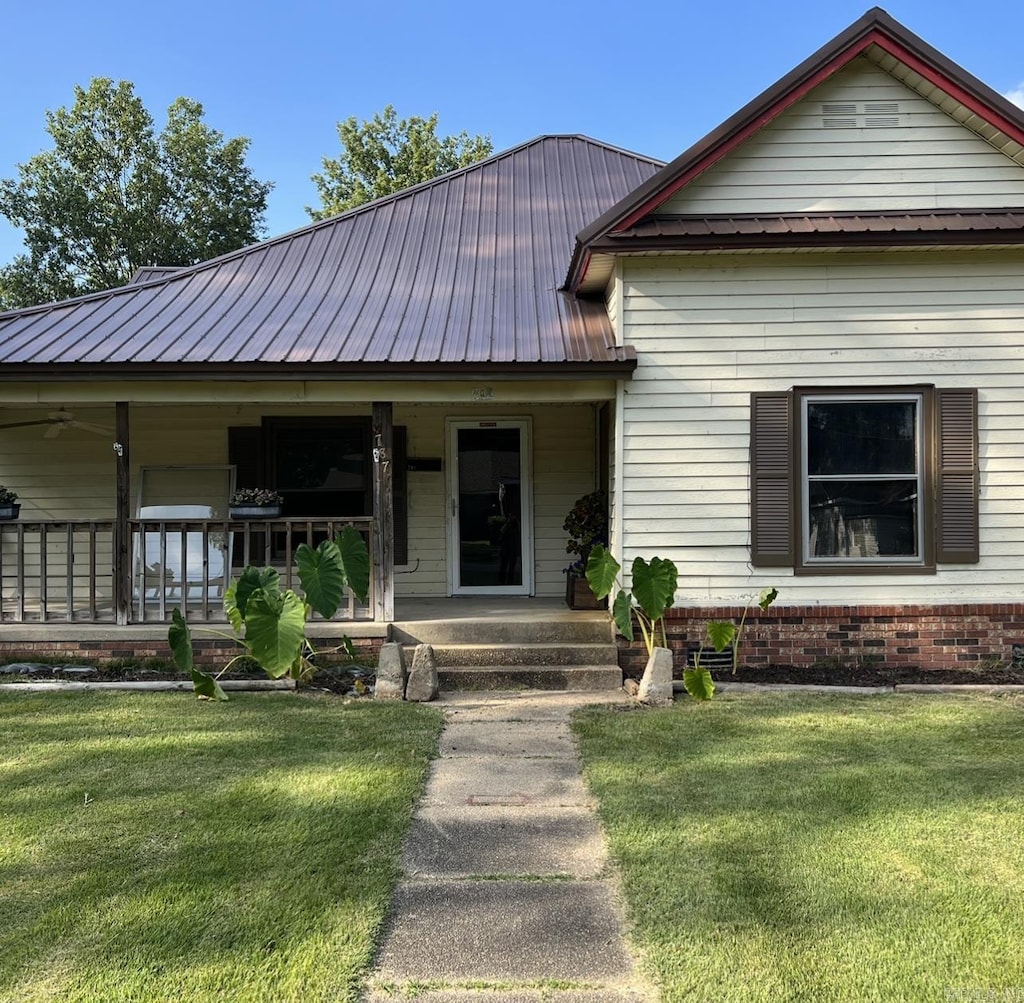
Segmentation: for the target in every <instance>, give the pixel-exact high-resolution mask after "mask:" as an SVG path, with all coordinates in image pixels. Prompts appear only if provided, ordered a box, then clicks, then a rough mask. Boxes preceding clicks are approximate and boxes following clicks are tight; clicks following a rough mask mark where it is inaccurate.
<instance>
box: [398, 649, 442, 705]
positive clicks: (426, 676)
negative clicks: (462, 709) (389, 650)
mask: <svg viewBox="0 0 1024 1003" xmlns="http://www.w3.org/2000/svg"><path fill="white" fill-rule="evenodd" d="M437 694H438V682H437V664H436V663H435V661H434V649H433V648H432V647H431V646H430V645H429V644H417V645H416V650H415V652H413V656H412V669H411V670H410V672H409V681H408V683H407V684H406V687H405V699H406V700H413V701H415V702H416V703H426V702H428V701H430V700H436V699H437Z"/></svg>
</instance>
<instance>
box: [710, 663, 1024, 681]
mask: <svg viewBox="0 0 1024 1003" xmlns="http://www.w3.org/2000/svg"><path fill="white" fill-rule="evenodd" d="M711 675H712V678H713V679H714V680H715V681H716V682H721V683H728V682H734V683H803V684H805V685H815V686H895V685H897V684H907V683H933V684H939V685H943V686H955V685H986V686H989V685H1005V684H1011V685H1015V686H1021V685H1024V667H1020V668H1010V667H1008V666H1003V667H998V668H977V669H919V668H914V667H907V666H903V667H899V668H887V667H885V666H863V667H858V666H848V667H847V666H820V667H818V666H794V665H764V666H751V665H741V666H740V667H739V668H738V669H737V670H736V673H735V674H733V673H732V671H731V670H729V669H725V670H715V671H713V672H712V673H711Z"/></svg>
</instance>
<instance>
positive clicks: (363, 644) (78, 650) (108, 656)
mask: <svg viewBox="0 0 1024 1003" xmlns="http://www.w3.org/2000/svg"><path fill="white" fill-rule="evenodd" d="M382 640H383V639H382V638H379V637H361V638H353V639H352V644H353V646H354V647H355V649H356V651H357V652H358V653H359V654H360V655H364V656H365V657H366V658H367V659H368V660H370V659H372V664H374V665H376V663H377V656H378V654H379V653H380V646H381V643H382ZM313 643H314V645H315V646H316V648H317V650H318V651H324V650H326V649H328V648H333V647H335V646H336V645H338V644H340V643H341V639H340V637H339V638H337V639H334V638H326V637H317V638H314V641H313ZM192 650H193V652H194V655H195V661H196V664H197V665H199V666H202V667H204V668H214V669H219V668H221V667H223V666H224V664H225V663H226V662H227V661H228V660H229V659H231V658H234V657H235V655H239V654H242V653H243V649H242V648H241V647H240V646H239V645H237V644H233V643H232V642H231V641H229V640H228V639H227V638H209V637H197V636H195V635H193V638H192ZM170 657H171V649H170V647H169V646H168V644H167V640H166V638H163V639H140V638H125V639H124V640H117V639H116V638H114V639H111V638H104V639H103V640H94V641H87V640H78V641H75V640H63V639H62V640H54V641H0V664H3V663H6V662H31V661H33V660H34V659H36V658H47V659H51V658H58V659H60V660H61V661H63V662H66V663H67V664H69V665H70V664H71V663H73V662H85V663H86V664H93V663H97V662H99V663H102V662H109V661H111V660H113V659H127V660H130V661H142V660H143V659H145V658H161V659H170ZM332 657H333V658H335V659H337V658H339V657H340V658H344V653H343V652H341V653H339V654H337V655H334V656H332Z"/></svg>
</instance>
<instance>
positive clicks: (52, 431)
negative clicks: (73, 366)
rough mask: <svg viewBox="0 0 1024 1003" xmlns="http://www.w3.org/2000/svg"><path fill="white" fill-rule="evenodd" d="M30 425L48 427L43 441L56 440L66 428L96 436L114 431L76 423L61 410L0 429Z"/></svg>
mask: <svg viewBox="0 0 1024 1003" xmlns="http://www.w3.org/2000/svg"><path fill="white" fill-rule="evenodd" d="M32 425H49V426H50V427H49V428H47V430H46V431H45V432H43V438H44V439H56V438H57V436H58V435H60V433H61V432H63V431H64V429H66V428H80V429H82V430H83V431H86V432H93V433H94V434H96V435H113V431H114V430H113V429H112V428H108V427H107V426H105V425H94V424H93V423H92V422H89V421H77V420H76V419H75V416H74V414H73V413H72V412H71V411H65V410H64V409H63V408H61V409H60V410H59V411H51V412H50V413H49V415H48V416H47V417H46V418H37V419H35V421H12V422H8V423H7V424H6V425H0V429H4V428H29V427H30V426H32Z"/></svg>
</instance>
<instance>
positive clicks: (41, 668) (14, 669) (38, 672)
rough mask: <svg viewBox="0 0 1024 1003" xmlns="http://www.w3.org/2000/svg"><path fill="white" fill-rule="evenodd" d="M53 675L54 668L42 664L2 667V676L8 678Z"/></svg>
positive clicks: (25, 663)
mask: <svg viewBox="0 0 1024 1003" xmlns="http://www.w3.org/2000/svg"><path fill="white" fill-rule="evenodd" d="M52 673H53V666H52V665H43V664H42V663H41V662H11V663H10V664H9V665H3V666H0V675H7V676H49V675H52Z"/></svg>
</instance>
